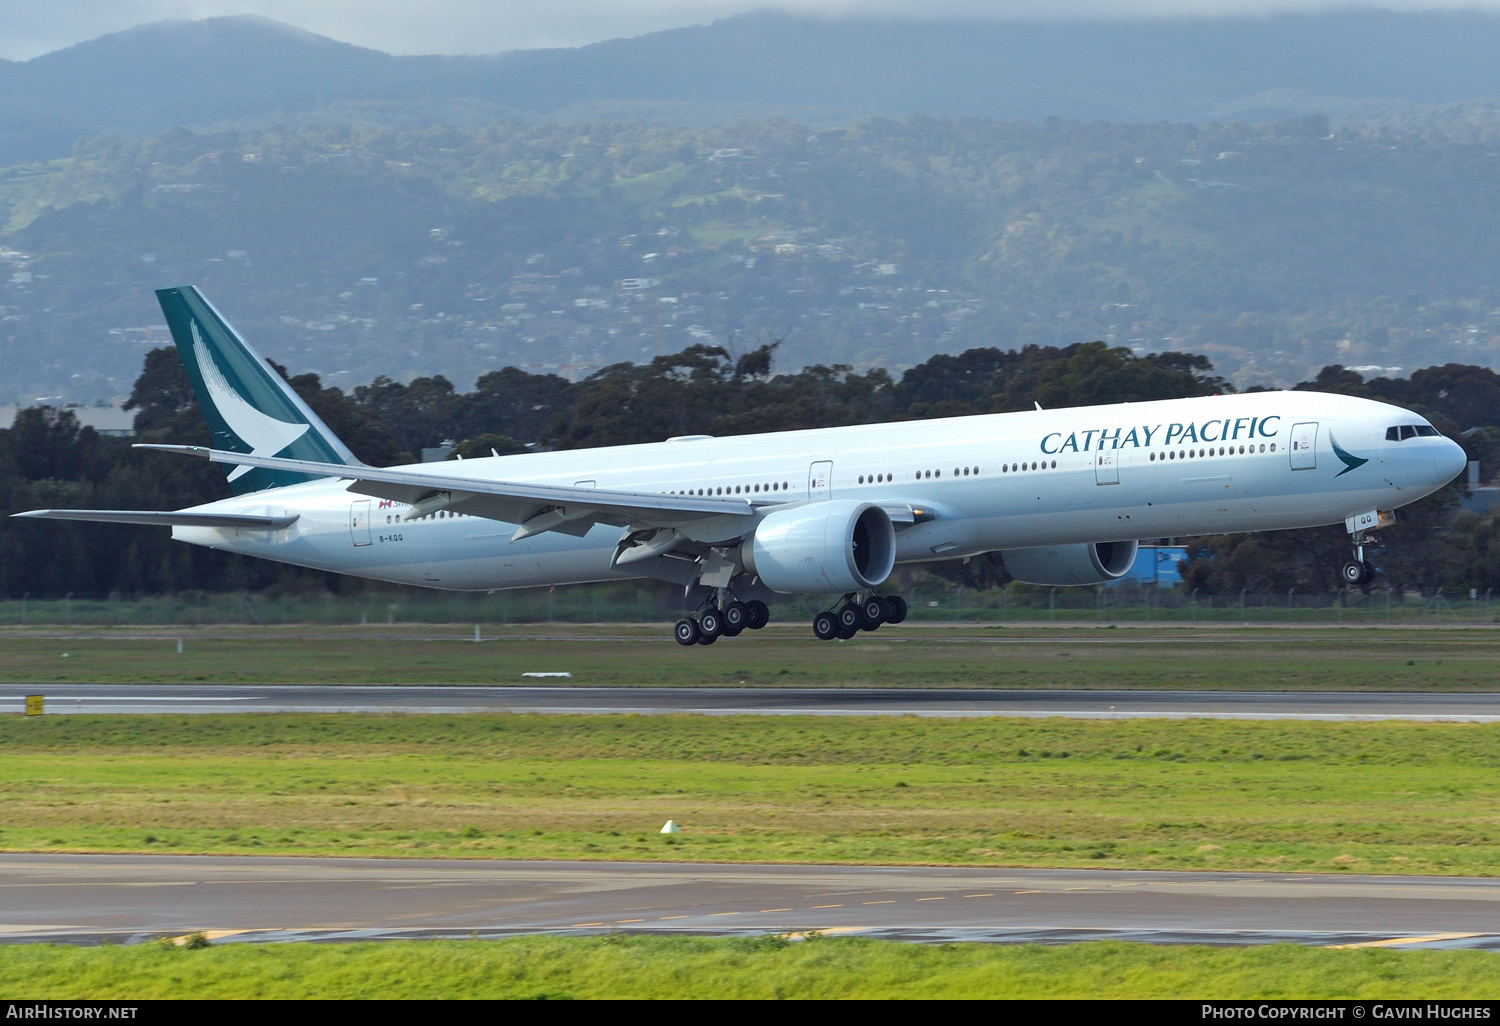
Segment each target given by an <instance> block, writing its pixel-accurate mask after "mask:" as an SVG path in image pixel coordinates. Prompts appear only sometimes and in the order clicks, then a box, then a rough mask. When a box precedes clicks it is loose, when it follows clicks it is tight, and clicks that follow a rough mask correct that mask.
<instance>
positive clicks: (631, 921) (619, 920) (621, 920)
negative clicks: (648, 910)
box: [615, 919, 645, 923]
mask: <svg viewBox="0 0 1500 1026" xmlns="http://www.w3.org/2000/svg"><path fill="white" fill-rule="evenodd" d="M615 922H616V923H644V922H645V920H644V919H616V920H615Z"/></svg>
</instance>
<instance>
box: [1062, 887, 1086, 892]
mask: <svg viewBox="0 0 1500 1026" xmlns="http://www.w3.org/2000/svg"><path fill="white" fill-rule="evenodd" d="M1063 890H1065V891H1091V890H1093V888H1092V887H1064V888H1063Z"/></svg>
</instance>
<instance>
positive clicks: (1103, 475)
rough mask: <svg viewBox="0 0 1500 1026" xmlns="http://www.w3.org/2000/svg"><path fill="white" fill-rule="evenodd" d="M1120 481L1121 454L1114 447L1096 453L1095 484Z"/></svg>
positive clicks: (1117, 482)
mask: <svg viewBox="0 0 1500 1026" xmlns="http://www.w3.org/2000/svg"><path fill="white" fill-rule="evenodd" d="M1119 483H1120V454H1119V453H1117V452H1115V451H1114V450H1113V449H1108V450H1103V449H1101V450H1100V451H1099V452H1096V453H1094V484H1102V485H1107V484H1119Z"/></svg>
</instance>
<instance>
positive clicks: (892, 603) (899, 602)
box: [885, 595, 906, 624]
mask: <svg viewBox="0 0 1500 1026" xmlns="http://www.w3.org/2000/svg"><path fill="white" fill-rule="evenodd" d="M905 619H906V599H904V598H902V597H901V596H900V595H887V596H886V599H885V622H886V623H891V624H895V623H900V622H901V621H902V620H905Z"/></svg>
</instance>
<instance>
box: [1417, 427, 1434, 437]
mask: <svg viewBox="0 0 1500 1026" xmlns="http://www.w3.org/2000/svg"><path fill="white" fill-rule="evenodd" d="M1437 433H1438V431H1437V428H1435V427H1433V426H1432V425H1431V424H1418V425H1417V437H1418V438H1436V437H1437Z"/></svg>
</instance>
